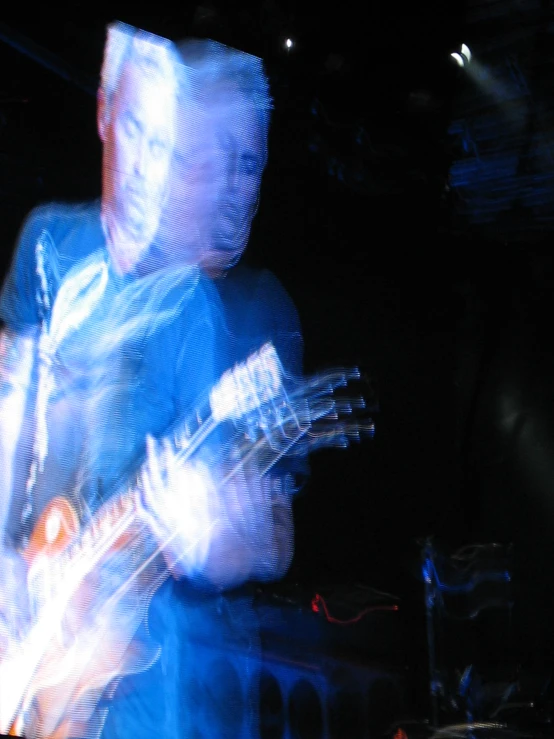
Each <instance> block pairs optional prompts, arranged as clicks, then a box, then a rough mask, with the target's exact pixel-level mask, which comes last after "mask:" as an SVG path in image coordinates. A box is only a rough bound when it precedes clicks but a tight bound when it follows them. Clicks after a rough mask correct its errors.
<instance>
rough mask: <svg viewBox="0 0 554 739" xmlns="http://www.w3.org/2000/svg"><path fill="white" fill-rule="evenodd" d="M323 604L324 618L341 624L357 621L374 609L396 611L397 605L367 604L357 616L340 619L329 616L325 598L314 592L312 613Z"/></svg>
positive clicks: (346, 624) (331, 622)
mask: <svg viewBox="0 0 554 739" xmlns="http://www.w3.org/2000/svg"><path fill="white" fill-rule="evenodd" d="M320 604H321V605H322V606H323V611H324V613H325V618H326V619H327V621H329V623H330V624H339V625H341V626H348V625H349V624H355V623H357V622H358V621H360V620H361V619H362V618H363V617H364V616H365V615H366V614H367V613H373V612H374V611H398V606H397V605H394V606H369V607H368V608H364V610H363V611H361V612H360V613H358V615H357V616H354V618H348V619H345V620H343V619H340V618H335V617H334V616H331V614H330V613H329V609H328V608H327V603H326V602H325V599H324V598H323V596H321V595H319V594H318V593H316V595H315V596H314V598H313V599H312V611H313V612H314V613H319V605H320Z"/></svg>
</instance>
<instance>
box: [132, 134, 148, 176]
mask: <svg viewBox="0 0 554 739" xmlns="http://www.w3.org/2000/svg"><path fill="white" fill-rule="evenodd" d="M147 166H148V142H147V141H145V139H144V137H141V138H140V139H139V141H137V147H136V150H135V157H134V174H135V175H136V176H137V177H144V176H145V174H146V168H147Z"/></svg>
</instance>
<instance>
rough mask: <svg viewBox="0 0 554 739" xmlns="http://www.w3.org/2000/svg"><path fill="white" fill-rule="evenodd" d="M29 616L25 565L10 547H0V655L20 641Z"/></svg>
mask: <svg viewBox="0 0 554 739" xmlns="http://www.w3.org/2000/svg"><path fill="white" fill-rule="evenodd" d="M29 618H30V604H29V594H28V590H27V565H26V563H25V560H24V559H23V557H21V555H19V554H17V552H14V551H12V550H8V549H2V550H0V656H1V655H3V654H5V652H6V651H7V650H8V648H9V646H10V644H11V643H12V642H17V641H20V640H21V639H22V637H23V635H24V633H25V631H26V628H27V626H28V624H29Z"/></svg>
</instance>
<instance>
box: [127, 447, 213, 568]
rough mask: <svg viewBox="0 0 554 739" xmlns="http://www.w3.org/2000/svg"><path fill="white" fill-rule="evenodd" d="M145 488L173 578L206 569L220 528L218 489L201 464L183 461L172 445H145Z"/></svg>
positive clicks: (156, 533)
mask: <svg viewBox="0 0 554 739" xmlns="http://www.w3.org/2000/svg"><path fill="white" fill-rule="evenodd" d="M146 446H147V461H146V464H145V465H144V467H143V470H142V473H141V477H140V483H141V487H142V493H143V504H144V509H145V512H146V514H147V516H148V518H149V523H150V526H151V528H152V531H153V533H154V536H155V537H156V539H157V541H158V543H159V545H160V547H161V549H162V551H163V554H164V556H165V558H166V561H167V563H168V565H169V567H170V569H171V570H172V572H173V574H179V575H185V574H186V575H191V574H193V573H196V572H198V571H199V570H201V568H202V566H203V564H204V562H205V560H206V557H207V554H208V551H209V549H210V545H211V541H212V539H213V537H214V535H215V531H216V530H217V527H218V525H219V513H220V512H219V500H218V493H217V489H216V486H215V484H214V482H213V480H212V478H211V476H210V473H209V471H208V470H207V468H206V467H205V466H204V465H202V464H201V463H194V464H192V463H186V464H183V463H182V462H180V461H179V460H178V458H177V456H176V454H175V452H174V451H173V449H172V448H171V446H170V444H169V443H167V442H162V443H158V442H156V441H155V440H154V439H153V438H152V437H148V438H147V440H146Z"/></svg>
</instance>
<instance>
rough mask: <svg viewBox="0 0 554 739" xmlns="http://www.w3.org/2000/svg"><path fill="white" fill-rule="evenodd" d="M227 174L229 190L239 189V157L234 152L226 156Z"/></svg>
mask: <svg viewBox="0 0 554 739" xmlns="http://www.w3.org/2000/svg"><path fill="white" fill-rule="evenodd" d="M225 175H226V180H227V182H226V184H227V188H228V189H229V190H236V189H238V184H239V168H238V157H237V155H236V154H235V153H234V152H233V153H230V154H228V155H227V156H226V167H225Z"/></svg>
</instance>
